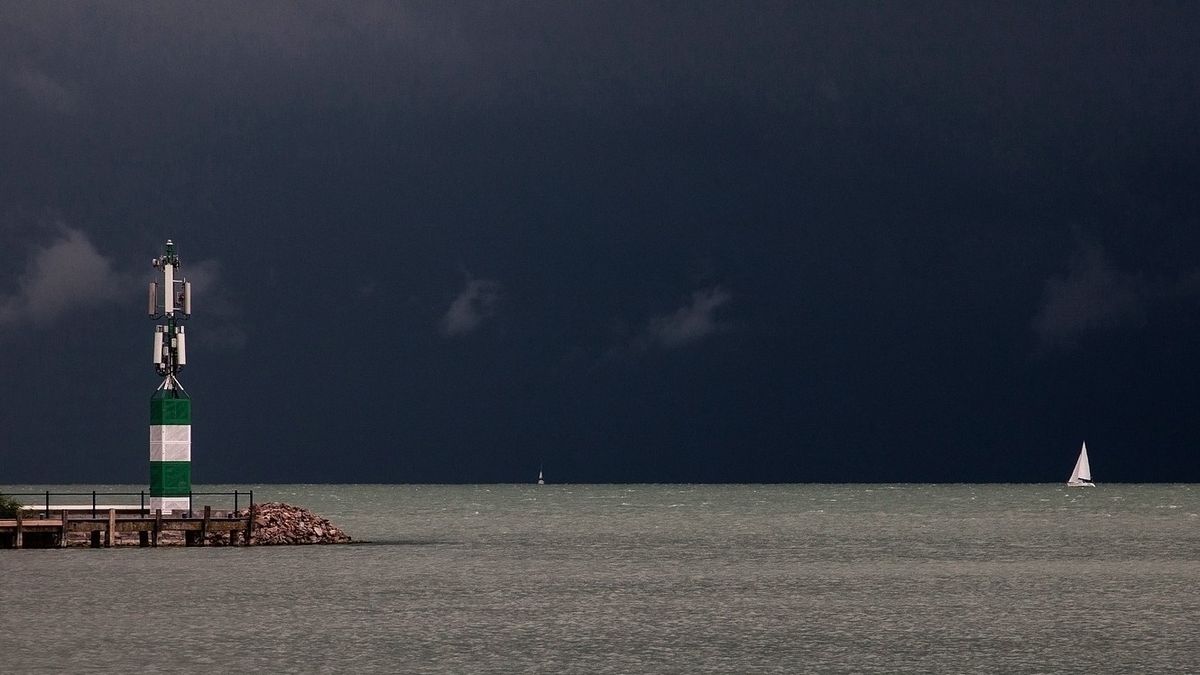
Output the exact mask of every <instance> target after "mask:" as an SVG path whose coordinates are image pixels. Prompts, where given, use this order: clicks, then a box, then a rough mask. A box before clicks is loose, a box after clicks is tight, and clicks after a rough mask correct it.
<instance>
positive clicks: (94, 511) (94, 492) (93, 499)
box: [92, 490, 96, 519]
mask: <svg viewBox="0 0 1200 675" xmlns="http://www.w3.org/2000/svg"><path fill="white" fill-rule="evenodd" d="M95 517H96V491H95V490H92V518H93V519H94V518H95Z"/></svg>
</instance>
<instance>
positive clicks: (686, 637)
mask: <svg viewBox="0 0 1200 675" xmlns="http://www.w3.org/2000/svg"><path fill="white" fill-rule="evenodd" d="M45 487H46V486H11V487H9V488H0V491H5V490H7V491H10V492H13V491H26V490H28V489H30V488H33V489H44V488H45ZM237 487H238V488H239V489H246V488H249V487H253V489H254V490H255V498H256V500H258V501H265V500H282V501H286V502H289V503H293V504H299V505H302V506H307V507H309V508H312V509H313V510H315V511H317V512H318V513H320V514H322V515H324V516H326V517H328V518H330V519H331V520H333V521H334V522H335V523H337V524H339V525H341V526H343V527H344V529H346V530H347V531H348V532H350V534H351V535H353V536H354V537H355V538H356V539H358V540H362V541H366V542H370V543H365V544H362V545H355V546H325V547H288V548H270V547H254V548H202V549H201V548H191V549H184V548H173V549H171V548H160V549H136V548H133V549H109V550H90V549H70V550H41V551H38V550H23V551H14V550H0V671H3V672H5V673H8V672H13V673H23V672H46V673H50V672H54V673H58V672H83V671H89V672H90V671H107V672H138V671H150V672H235V671H238V672H247V671H255V670H256V671H261V672H272V673H274V672H314V671H329V672H333V671H336V672H439V673H440V672H457V673H476V672H578V673H635V672H729V673H756V672H822V673H839V672H840V673H876V672H877V673H894V672H944V673H969V672H988V673H995V672H1007V673H1067V672H1078V673H1085V672H1086V673H1135V672H1179V673H1185V672H1191V673H1195V672H1200V639H1198V638H1197V635H1198V629H1197V625H1200V623H1198V622H1200V486H1196V485H1174V486H1170V485H1154V486H1138V485H1104V486H1101V487H1098V488H1096V489H1072V490H1067V489H1066V488H1065V487H1061V486H1058V485H1020V486H1014V485H895V486H891V485H786V486H785V485H780V486H703V485H697V486H692V485H680V486H671V485H547V486H543V487H537V486H526V485H518V486H496V485H486V486H410V485H398V486H392V485H272V486H237ZM71 489H73V490H79V489H81V488H80V486H73V487H72V488H71ZM86 489H89V490H90V489H92V486H88V487H87V488H86ZM97 489H107V490H136V489H138V488H136V487H131V486H100V487H98V488H97ZM197 489H200V488H197ZM203 489H205V490H214V491H215V490H225V489H233V488H232V487H231V486H206V487H205V488H203ZM214 505H215V504H214Z"/></svg>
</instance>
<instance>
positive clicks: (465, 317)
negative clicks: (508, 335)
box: [441, 278, 500, 337]
mask: <svg viewBox="0 0 1200 675" xmlns="http://www.w3.org/2000/svg"><path fill="white" fill-rule="evenodd" d="M499 298H500V284H499V283H497V282H495V281H491V280H488V279H470V278H468V279H467V283H466V285H465V286H464V287H463V290H462V291H461V292H460V293H459V294H458V297H456V298H454V302H451V303H450V308H449V309H448V310H446V313H445V314H444V315H443V316H442V322H441V331H442V335H446V336H448V337H455V336H459V335H466V334H467V333H470V332H471V331H474V330H475V329H476V328H478V327H479V326H480V325H481V324H482V323H483V322H484V320H486V319H488V318H490V317H492V316H494V315H495V313H496V302H497V301H498V300H499Z"/></svg>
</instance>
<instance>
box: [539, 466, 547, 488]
mask: <svg viewBox="0 0 1200 675" xmlns="http://www.w3.org/2000/svg"><path fill="white" fill-rule="evenodd" d="M545 484H546V481H545V480H542V470H541V469H538V485H545Z"/></svg>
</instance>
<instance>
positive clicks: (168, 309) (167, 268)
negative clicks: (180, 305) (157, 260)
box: [163, 263, 175, 316]
mask: <svg viewBox="0 0 1200 675" xmlns="http://www.w3.org/2000/svg"><path fill="white" fill-rule="evenodd" d="M163 314H166V315H167V316H173V315H174V314H175V266H174V265H172V264H171V263H167V264H165V265H163Z"/></svg>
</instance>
